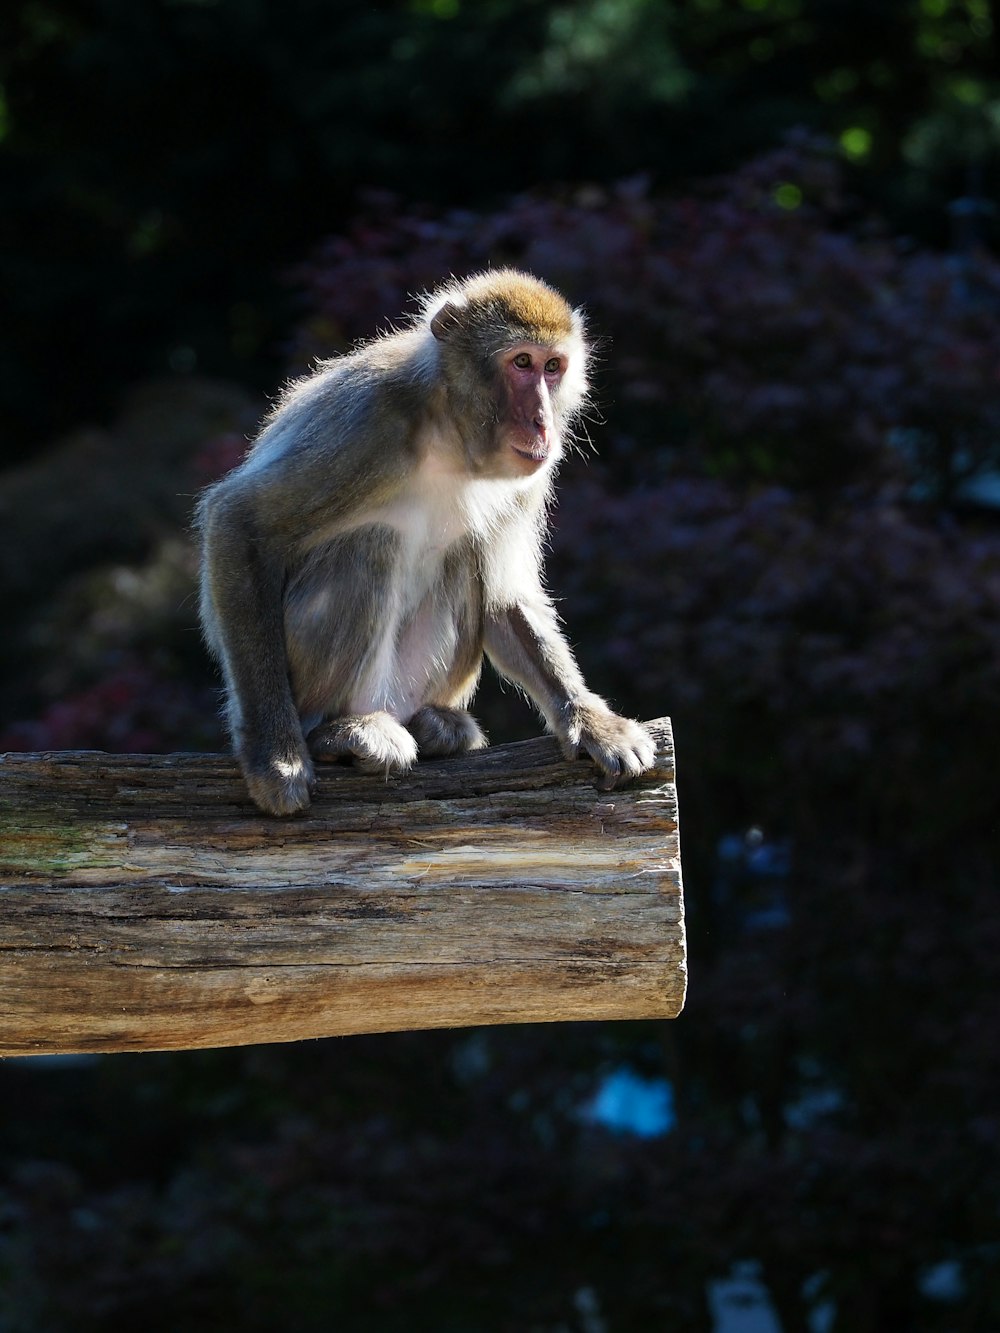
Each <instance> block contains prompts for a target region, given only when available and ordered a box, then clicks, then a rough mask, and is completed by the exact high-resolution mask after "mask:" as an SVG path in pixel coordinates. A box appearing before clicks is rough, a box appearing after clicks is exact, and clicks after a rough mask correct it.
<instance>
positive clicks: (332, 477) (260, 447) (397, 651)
mask: <svg viewBox="0 0 1000 1333" xmlns="http://www.w3.org/2000/svg"><path fill="white" fill-rule="evenodd" d="M588 358H589V345H588V342H587V338H586V331H585V327H584V321H583V316H582V314H581V312H580V311H579V310H575V309H573V308H572V307H571V306H570V305H569V304H568V303H567V302H566V301H565V300H564V298H563V297H562V296H561V295H560V294H559V293H558V292H556V291H555V290H554V289H553V288H552V287H550V286H549V285H548V284H546V283H544V282H542V281H541V280H540V279H538V278H535V277H533V276H531V275H529V274H526V273H522V272H519V271H517V270H514V269H490V270H486V271H484V272H482V273H478V274H476V275H474V276H472V277H470V278H467V279H465V280H461V281H460V280H456V279H451V280H449V281H447V282H445V283H443V284H442V285H441V286H439V287H438V288H436V289H435V290H434V291H432V292H430V293H427V294H425V295H424V296H423V298H421V300H420V305H419V312H418V313H417V314H416V315H415V316H413V317H412V318H410V319H409V320H408V321H406V323H405V324H404V325H403V326H402V327H400V328H398V329H395V330H394V331H392V332H389V333H383V334H381V335H379V336H377V337H375V338H374V339H373V340H371V341H369V342H367V343H365V344H363V345H361V346H359V347H358V348H356V349H355V350H353V351H352V352H349V353H346V354H344V355H341V356H337V357H334V358H331V359H329V360H326V361H321V362H319V364H318V365H317V366H316V367H315V369H314V370H313V371H311V372H310V373H308V374H306V375H304V376H302V377H301V378H297V379H294V380H291V381H290V382H289V383H288V384H287V385H286V386H285V388H284V389H283V390H282V392H281V393H280V395H279V396H278V398H277V401H276V403H275V405H274V407H273V409H272V410H271V412H270V413H269V414H268V416H267V417H266V418H265V420H264V423H263V425H262V428H261V430H260V432H259V434H258V435H257V437H256V439H255V440H254V441H253V443H252V444H251V446H250V448H249V450H248V452H247V454H246V456H245V457H244V459H243V461H242V462H241V463H240V464H239V465H238V466H237V467H236V468H234V469H233V471H232V472H230V473H229V474H228V475H227V476H225V477H223V478H222V479H221V480H220V481H218V482H216V483H215V484H214V485H212V486H210V487H209V488H208V489H207V490H206V491H205V492H204V493H203V495H202V497H201V499H200V501H199V505H198V511H197V525H198V528H199V530H200V535H201V544H202V560H201V619H202V625H203V630H204V636H205V639H206V642H207V645H208V647H209V650H210V651H211V653H212V654H213V656H214V657H215V658H216V660H217V661H218V663H219V665H220V667H221V672H222V676H223V679H224V685H225V696H226V705H225V713H226V720H227V723H228V728H229V733H230V736H231V738H232V744H233V748H234V750H235V753H236V756H237V758H238V760H239V763H240V766H241V768H242V771H243V775H244V777H245V780H246V785H247V788H248V791H249V794H250V796H251V797H252V799H253V801H254V802H255V803H256V804H257V806H259V807H260V809H261V810H263V811H264V812H266V813H267V814H271V815H289V814H293V813H295V812H296V811H299V810H302V809H304V808H306V807H307V806H308V805H309V804H310V801H311V797H312V793H313V790H314V787H315V769H314V763H315V762H317V761H318V762H323V761H341V760H349V761H352V762H353V763H354V764H355V765H356V766H357V767H359V768H360V769H361V770H362V771H364V772H368V773H384V774H386V775H388V774H402V773H405V772H407V771H408V770H409V768H410V767H411V765H412V764H413V763H414V762H415V761H416V759H417V757H418V756H421V757H428V756H439V755H453V754H460V753H463V752H467V751H474V750H478V749H481V748H482V747H483V746H485V745H486V744H487V740H486V737H485V735H484V734H483V731H482V730H481V728H480V726H479V724H478V722H476V720H475V719H474V718H473V716H472V714H471V713H470V712H469V711H468V707H469V704H470V702H471V700H472V698H473V695H474V694H475V691H476V688H477V685H478V683H479V678H480V672H481V667H482V662H483V657H484V655H485V656H486V657H487V658H489V660H490V662H491V663H492V665H493V666H494V667H495V668H496V670H497V671H498V673H499V674H500V675H501V677H503V678H505V679H506V680H508V681H510V682H513V683H514V684H515V685H516V686H517V687H519V688H520V689H521V690H522V691H523V692H524V693H525V694H527V695H528V696H529V697H530V699H531V700H532V701H533V702H534V704H535V705H536V707H537V708H538V710H539V712H540V714H541V716H542V718H543V719H544V722H545V724H546V727H547V728H548V729H549V730H550V731H551V732H552V733H554V735H555V736H556V737H557V739H558V741H559V743H560V745H561V748H562V750H563V753H564V754H565V755H566V756H567V757H568V758H571V757H575V756H577V755H578V754H580V753H581V752H584V753H585V754H587V755H589V756H590V757H591V758H592V759H593V760H594V761H595V763H596V765H597V768H598V770H599V774H600V778H601V785H603V786H605V787H612V786H614V785H615V784H616V783H618V782H621V781H625V780H627V779H630V778H633V777H635V776H637V775H639V774H641V773H642V772H644V771H645V770H647V769H648V768H650V767H651V765H652V763H653V757H654V746H653V742H652V739H651V737H650V735H649V733H648V732H647V731H646V730H645V728H643V727H642V726H641V725H640V724H639V723H637V722H634V721H632V720H630V719H628V718H624V717H619V716H618V715H617V714H616V713H614V712H613V711H612V710H611V708H610V707H609V706H608V704H607V703H606V702H605V701H604V700H603V699H602V698H600V697H599V696H598V695H596V694H594V693H592V692H591V691H590V690H589V689H588V688H587V686H586V684H585V683H584V679H583V676H582V675H581V672H580V669H579V667H578V666H577V663H576V660H575V658H574V656H573V652H572V650H571V649H570V647H569V644H568V642H567V640H566V638H565V636H564V634H563V631H562V628H561V625H560V621H559V619H558V616H557V614H556V611H555V608H554V605H553V602H552V599H551V597H550V596H549V594H548V592H547V591H546V589H545V587H544V584H543V579H542V548H543V542H544V538H545V533H546V520H547V513H548V509H549V504H550V500H551V497H552V487H553V479H554V475H555V472H556V468H557V465H558V464H559V462H560V459H561V458H562V456H563V454H564V453H565V451H566V449H567V447H568V446H569V445H570V444H571V443H572V439H573V436H572V431H573V428H574V425H575V423H576V421H577V420H578V418H579V415H580V413H581V411H582V409H583V407H584V405H585V403H586V399H587V392H588V379H587V372H588Z"/></svg>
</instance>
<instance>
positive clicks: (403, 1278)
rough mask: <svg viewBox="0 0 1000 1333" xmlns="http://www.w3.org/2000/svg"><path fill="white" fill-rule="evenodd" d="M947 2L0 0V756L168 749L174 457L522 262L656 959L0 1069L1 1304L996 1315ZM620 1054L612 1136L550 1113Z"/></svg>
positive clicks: (585, 619)
mask: <svg viewBox="0 0 1000 1333" xmlns="http://www.w3.org/2000/svg"><path fill="white" fill-rule="evenodd" d="M996 21H997V14H996V6H995V5H994V4H992V3H990V0H916V2H911V0H907V3H902V2H901V0H875V2H873V0H865V2H864V3H861V2H860V0H857V2H855V0H663V2H662V3H657V0H582V2H581V3H574V4H565V5H558V4H553V3H551V0H546V2H545V3H541V2H539V3H535V2H534V0H477V3H472V0H406V2H405V3H404V2H403V0H399V3H384V4H361V3H354V2H353V0H338V2H337V3H332V0H331V3H328V4H321V3H315V2H310V0H282V2H281V3H280V4H279V3H277V0H274V2H273V3H268V2H267V0H173V2H171V0H149V3H144V4H135V3H133V2H132V0H103V3H102V2H101V0H91V2H90V3H85V2H84V0H14V2H13V3H11V4H8V5H7V6H6V7H5V9H4V12H3V17H2V18H0V60H2V65H0V226H2V227H3V246H2V252H0V291H2V293H3V296H2V315H3V317H2V331H3V338H4V345H3V355H2V359H0V429H2V438H3V448H4V457H3V470H2V472H0V579H2V581H3V587H4V600H3V607H4V622H5V624H4V653H3V659H2V663H0V748H6V749H27V750H37V749H45V748H93V747H96V748H105V749H112V750H125V751H127V750H171V749H198V748H207V749H212V748H219V747H221V746H222V745H223V744H224V739H223V737H222V735H221V732H220V730H219V725H218V721H217V694H216V690H217V681H216V679H215V677H214V675H213V672H212V668H211V666H210V664H209V662H208V661H207V659H206V656H205V654H204V651H203V649H202V647H201V643H200V639H199V635H198V631H197V624H196V617H195V611H194V600H193V589H194V578H195V570H196V557H195V554H194V551H193V548H192V544H191V540H190V535H189V528H188V524H189V520H190V513H191V507H192V503H193V499H194V496H195V495H196V494H197V492H198V490H199V488H200V487H201V486H202V485H204V484H205V483H206V482H208V481H210V480H212V479H213V478H214V477H216V476H218V475H220V474H221V473H222V472H223V471H225V470H226V469H227V468H228V467H229V466H231V465H232V464H233V463H234V462H235V461H236V460H237V459H238V458H239V456H240V453H241V451H242V449H243V447H244V445H245V439H246V437H247V435H249V434H251V433H252V431H253V429H254V424H255V422H256V420H257V419H258V418H259V415H260V412H261V411H262V409H263V407H264V405H265V402H266V396H267V395H268V394H271V393H273V392H274V390H275V389H276V387H277V386H278V384H279V383H280V382H281V380H282V378H283V377H284V376H285V375H286V374H287V373H289V371H296V370H300V369H302V368H303V367H304V366H305V365H306V364H308V362H309V360H310V359H311V358H312V357H313V356H315V355H316V354H317V353H323V354H329V353H331V352H335V351H338V350H342V349H343V348H346V347H348V346H350V345H351V343H352V341H353V340H355V339H356V338H359V337H364V336H368V335H370V334H371V333H372V332H373V331H374V330H375V329H377V328H378V327H384V326H385V325H386V323H387V321H389V320H390V319H392V318H395V317H397V316H398V315H399V313H400V312H401V311H403V310H405V309H408V308H409V309H412V302H411V298H412V294H413V293H415V292H417V291H419V290H421V289H422V288H424V287H426V286H428V285H430V284H433V283H434V282H435V281H437V280H439V279H440V278H441V277H443V276H445V275H447V274H449V273H452V272H454V273H462V272H467V271H471V270H473V269H475V268H478V267H481V266H483V265H484V264H487V263H507V262H512V263H516V264H521V265H524V266H525V267H528V268H531V269H533V270H534V271H536V272H538V273H539V274H540V275H541V276H544V277H546V278H548V279H550V280H551V281H553V282H555V283H556V284H557V285H559V286H560V287H561V288H562V289H563V290H564V291H565V292H566V293H567V294H568V295H569V296H570V298H571V299H572V300H574V301H575V302H579V303H582V304H583V305H584V306H585V307H586V310H587V312H588V318H589V322H590V326H591V329H592V331H593V333H594V334H595V336H596V337H597V339H598V346H599V366H598V373H597V377H596V378H597V401H598V404H599V407H600V418H601V419H600V420H599V421H596V422H594V423H592V424H591V426H590V432H591V435H592V437H593V440H594V444H595V446H596V448H597V451H598V453H597V457H596V458H594V459H593V460H591V461H590V462H589V464H585V463H584V462H583V461H581V460H579V459H575V460H572V461H571V462H569V463H567V465H566V467H565V468H564V474H563V478H562V484H561V488H560V495H561V499H560V505H559V509H558V511H557V516H556V524H555V534H554V541H553V550H552V555H551V559H550V563H549V569H550V581H551V583H552V586H553V588H554V590H555V591H556V592H557V594H558V595H559V597H560V598H561V599H562V600H561V607H562V610H563V612H564V614H565V617H566V620H567V622H568V624H569V626H570V630H571V634H572V637H573V639H574V642H575V643H576V644H577V646H578V650H579V656H580V659H581V662H582V664H583V666H584V668H585V671H586V673H587V675H588V677H589V679H590V680H591V683H592V684H593V685H594V686H595V688H598V689H600V690H602V691H604V692H606V693H607V694H608V695H609V696H610V697H612V698H613V699H614V701H615V703H616V704H617V705H618V706H619V707H620V708H621V709H623V710H625V711H628V712H630V713H632V714H633V715H637V716H643V717H653V716H658V715H660V714H663V713H669V714H670V715H671V716H672V717H673V718H674V723H675V730H676V741H677V752H678V773H679V784H680V786H679V791H680V801H681V833H682V849H683V856H684V872H685V884H686V891H687V898H688V911H689V943H690V954H691V960H690V962H691V967H690V972H691V986H690V998H689V1002H688V1006H687V1010H686V1012H685V1013H684V1015H683V1016H682V1017H681V1018H680V1019H678V1020H677V1021H676V1022H674V1023H670V1024H635V1023H629V1024H617V1025H616V1024H607V1025H579V1026H567V1027H559V1028H549V1027H537V1028H520V1029H514V1028H511V1029H493V1030H490V1029H484V1030H481V1031H473V1032H457V1033H433V1034H396V1035H390V1036H386V1037H379V1038H353V1039H349V1040H342V1041H328V1042H320V1043H310V1044H306V1045H302V1046H292V1047H287V1048H285V1047H270V1048H263V1047H262V1048H254V1049H248V1050H237V1051H226V1052H207V1053H187V1054H180V1055H171V1056H166V1055H164V1056H156V1055H149V1056H142V1057H131V1056H116V1057H104V1058H98V1059H93V1060H89V1061H85V1062H82V1063H81V1062H76V1063H74V1062H56V1063H47V1062H39V1061H34V1062H32V1061H8V1062H6V1063H5V1064H3V1065H2V1066H0V1108H2V1109H0V1117H2V1122H3V1130H2V1134H0V1329H2V1330H3V1331H4V1333H8V1330H9V1331H12V1333H22V1331H30V1333H36V1330H38V1331H45V1333H48V1331H49V1330H52V1331H53V1333H57V1331H58V1333H62V1330H70V1329H72V1330H74V1333H80V1331H82V1333H88V1331H89V1330H107V1329H114V1330H118V1329H124V1330H128V1329H133V1328H134V1329H142V1330H145V1331H147V1333H156V1331H157V1330H161V1329H162V1330H164V1331H166V1330H173V1329H176V1328H179V1327H184V1328H187V1329H191V1330H195V1331H197V1330H209V1329H213V1330H214V1329H217V1328H238V1329H246V1330H265V1329H272V1328H278V1327H280V1328H288V1329H292V1330H303V1331H304V1333H309V1331H310V1330H313V1329H316V1330H319V1329H321V1328H322V1329H324V1330H325V1329H328V1328H338V1329H345V1330H353V1329H358V1330H362V1329H364V1330H368V1329H373V1328H374V1329H385V1330H390V1333H391V1331H393V1330H401V1331H402V1330H418V1329H427V1330H434V1331H435V1333H465V1331H466V1330H484V1331H487V1333H492V1331H494V1330H495V1331H496V1333H500V1331H503V1333H508V1331H510V1333H515V1331H516V1333H523V1331H531V1333H535V1331H537V1333H563V1331H564V1330H568V1331H570V1333H603V1331H606V1333H622V1331H626V1330H627V1331H632V1330H634V1331H635V1333H640V1331H643V1333H644V1331H646V1330H653V1329H656V1330H659V1329H663V1330H679V1331H680V1333H687V1331H688V1330H691V1331H692V1333H694V1331H695V1330H699V1331H700V1330H712V1331H713V1333H744V1330H745V1331H746V1333H750V1330H754V1333H757V1330H766V1333H770V1331H771V1330H773V1329H780V1330H782V1333H807V1331H808V1333H831V1331H832V1333H846V1331H847V1330H850V1333H883V1330H888V1329H897V1328H898V1329H914V1330H917V1329H919V1330H929V1331H931V1333H938V1331H940V1333H953V1331H958V1330H982V1329H989V1328H994V1327H1000V1267H998V1259H1000V1252H998V1248H1000V1236H998V1229H997V1217H998V1205H1000V1174H998V1173H997V1170H996V1161H997V1147H998V1134H1000V1076H998V1072H1000V1071H998V1057H997V1047H998V1039H1000V1000H998V996H1000V975H998V974H1000V964H998V958H1000V911H998V906H997V842H998V839H997V824H998V819H997V814H998V812H997V796H996V779H995V767H996V755H997V752H998V748H1000V529H998V526H997V508H996V502H997V500H998V499H1000V408H998V402H1000V398H998V394H1000V333H998V328H1000V323H998V316H1000V266H998V263H997V260H996V257H995V247H996V241H997V219H996V206H997V203H998V199H997V194H998V177H997V165H998V148H1000V80H998V78H997V75H996V63H995V62H996V38H995V25H996ZM480 711H481V714H482V716H483V718H484V721H485V722H486V724H487V726H488V729H489V730H490V732H491V734H492V735H493V737H494V739H496V740H502V739H506V738H509V737H511V736H515V735H522V734H528V733H529V732H530V731H531V730H533V729H534V728H535V727H536V725H537V724H536V723H535V722H534V721H533V720H532V719H531V718H530V716H529V715H528V713H527V711H526V709H524V707H523V706H521V705H519V704H518V703H517V701H512V700H511V697H510V696H509V695H501V694H499V692H498V691H496V690H495V689H486V690H485V691H484V697H483V701H482V708H481V710H480ZM0 1003H2V1001H0ZM622 1076H627V1077H628V1078H630V1079H631V1080H632V1085H633V1087H637V1088H639V1089H643V1088H644V1089H645V1090H646V1091H647V1092H648V1093H649V1094H650V1095H651V1096H653V1097H654V1099H655V1098H659V1103H660V1105H661V1106H662V1105H668V1106H669V1114H667V1115H665V1116H664V1117H663V1118H662V1120H661V1121H660V1123H659V1124H658V1125H657V1124H651V1123H649V1122H646V1123H643V1121H642V1119H641V1116H640V1109H641V1108H640V1106H639V1102H638V1101H636V1099H635V1098H633V1103H632V1107H631V1110H630V1111H628V1113H627V1114H626V1115H625V1116H624V1120H623V1122H622V1123H621V1124H619V1125H617V1126H615V1125H613V1124H610V1123H607V1121H606V1119H605V1120H602V1119H601V1118H598V1119H596V1120H595V1119H594V1117H593V1116H588V1114H587V1108H588V1107H592V1106H593V1105H594V1099H595V1096H597V1095H598V1094H599V1093H600V1091H601V1090H602V1089H606V1088H607V1087H608V1085H609V1080H612V1081H613V1080H614V1079H615V1077H619V1078H620V1077H622ZM734 1284H737V1285H740V1289H741V1290H742V1291H743V1292H744V1293H745V1295H746V1298H747V1300H748V1301H749V1302H750V1306H748V1307H743V1308H740V1307H734V1306H732V1305H730V1306H728V1307H727V1312H723V1311H722V1309H721V1302H723V1300H724V1298H726V1297H727V1295H728V1297H730V1298H734V1293H735V1285H734ZM755 1320H756V1321H757V1322H754V1321H755Z"/></svg>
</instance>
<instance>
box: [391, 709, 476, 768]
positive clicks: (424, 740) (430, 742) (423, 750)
mask: <svg viewBox="0 0 1000 1333" xmlns="http://www.w3.org/2000/svg"><path fill="white" fill-rule="evenodd" d="M407 729H408V730H409V732H410V734H411V735H412V736H413V739H414V740H415V741H416V742H417V749H418V750H419V751H420V754H421V755H422V756H423V757H425V758H426V757H428V756H432V755H443V754H465V753H466V752H467V751H468V750H484V749H485V748H486V746H487V745H488V744H489V741H488V740H487V739H486V736H485V734H484V733H483V730H482V728H481V727H480V725H479V723H478V722H477V721H476V719H475V718H474V717H473V716H472V714H471V713H467V712H466V711H465V709H464V708H444V707H438V706H436V705H433V704H428V706H427V707H426V708H421V709H420V711H419V713H414V715H413V717H411V718H410V721H409V725H408V728H407Z"/></svg>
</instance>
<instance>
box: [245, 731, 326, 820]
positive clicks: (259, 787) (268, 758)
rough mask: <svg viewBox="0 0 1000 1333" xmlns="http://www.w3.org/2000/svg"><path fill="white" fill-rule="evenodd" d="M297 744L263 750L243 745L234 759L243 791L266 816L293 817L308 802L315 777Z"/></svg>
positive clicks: (246, 744) (314, 783)
mask: <svg viewBox="0 0 1000 1333" xmlns="http://www.w3.org/2000/svg"><path fill="white" fill-rule="evenodd" d="M300 747H301V742H300V744H299V746H298V747H297V746H296V745H295V744H294V742H292V741H289V744H288V745H286V746H283V747H281V748H280V749H276V750H272V751H270V752H268V751H266V750H265V749H264V747H263V746H261V745H253V744H248V743H246V742H243V743H241V744H239V745H238V746H237V750H236V753H237V757H238V758H239V761H240V767H241V768H242V769H243V776H244V777H245V778H246V784H247V789H248V791H249V792H250V795H251V796H252V797H253V799H254V802H255V803H256V804H257V805H258V806H259V807H260V808H261V810H263V811H264V813H265V814H268V815H294V814H295V812H296V810H304V809H305V808H306V806H307V805H308V804H309V803H310V801H311V800H312V791H313V787H314V786H315V785H316V777H315V774H314V773H313V766H312V760H311V759H310V758H309V755H308V753H307V752H306V751H305V749H304V747H301V748H300Z"/></svg>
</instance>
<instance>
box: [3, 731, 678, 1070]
mask: <svg viewBox="0 0 1000 1333" xmlns="http://www.w3.org/2000/svg"><path fill="white" fill-rule="evenodd" d="M649 726H650V728H651V730H652V732H653V734H654V736H655V738H656V742H657V747H658V758H657V763H656V766H655V768H654V769H653V770H652V771H651V772H650V773H649V774H646V775H645V776H644V777H643V778H642V779H640V780H639V781H638V782H636V783H634V784H632V785H631V786H628V787H625V788H622V789H620V790H616V791H611V792H605V791H599V790H597V788H596V786H595V773H594V770H593V768H592V767H591V765H590V764H589V763H584V762H576V763H567V762H565V761H563V760H562V759H561V757H560V756H559V753H558V749H557V747H556V744H555V742H554V741H553V740H552V739H551V738H548V737H544V738H539V739H537V740H531V741H522V742H517V743H515V744H511V745H503V746H497V747H495V748H493V749H488V750H484V751H481V752H480V753H478V754H475V755H467V756H463V757H462V758H458V759H447V760H436V761H429V762H425V763H422V764H418V765H417V766H416V768H415V769H414V770H413V771H412V772H411V773H409V774H408V775H406V776H405V777H402V778H390V779H389V780H388V781H386V780H385V779H383V778H380V777H371V776H366V775H364V774H360V773H358V772H356V771H355V770H354V769H352V768H348V767H341V766H328V767H324V768H322V770H321V772H320V781H319V787H318V791H317V794H316V798H315V801H314V803H313V805H312V807H311V808H310V809H309V810H308V811H307V812H305V814H304V815H302V816H298V817H295V818H292V819H283V820H277V819H271V818H268V817H266V816H264V815H261V814H260V813H259V812H257V811H256V809H255V808H254V807H253V805H252V804H251V803H250V801H249V798H248V796H247V795H246V791H245V789H244V786H243V782H242V779H241V777H240V774H239V771H238V769H237V767H236V764H235V762H234V761H233V760H232V759H230V758H228V757H225V756H219V755H162V756H161V755H111V754H103V753H100V752H93V751H87V752H66V753H54V754H41V755H37V754H36V755H25V754H8V755H6V756H3V757H0V1055H26V1054H53V1053H66V1052H81V1051H139V1050H172V1049H181V1048H194V1047H205V1046H230V1045H240V1044H244V1043H251V1042H269V1041H293V1040H298V1039H301V1038H307V1037H322V1036H333V1035H343V1034H348V1033H357V1032H385V1031H394V1030H403V1029H412V1028H430V1027H458V1026H464V1025H471V1024H485V1023H520V1022H542V1021H557V1020H566V1019H610V1018H653V1017H656V1018H670V1017H674V1016H676V1014H677V1013H679V1011H680V1009H681V1007H682V1005H683V1003H684V992H685V979H686V953H685V938H684V918H683V902H682V891H681V875H680V859H679V849H678V835H677V802H676V794H675V787H674V772H673V744H672V736H671V730H670V722H669V719H666V718H662V719H659V720H658V721H656V722H652V723H650V724H649Z"/></svg>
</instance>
